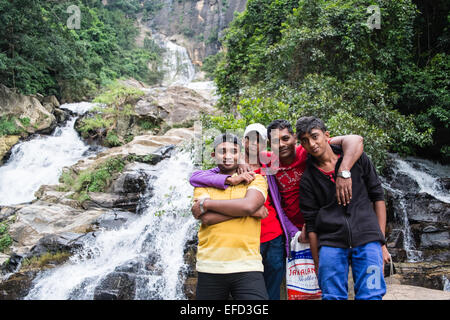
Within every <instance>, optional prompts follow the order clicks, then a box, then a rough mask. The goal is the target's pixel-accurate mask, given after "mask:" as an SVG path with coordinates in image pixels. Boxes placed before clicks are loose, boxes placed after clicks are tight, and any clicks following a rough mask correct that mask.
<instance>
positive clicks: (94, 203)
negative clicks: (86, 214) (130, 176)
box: [82, 192, 140, 212]
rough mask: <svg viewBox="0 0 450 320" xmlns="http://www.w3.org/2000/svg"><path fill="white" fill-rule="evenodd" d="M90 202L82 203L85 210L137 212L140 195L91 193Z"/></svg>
mask: <svg viewBox="0 0 450 320" xmlns="http://www.w3.org/2000/svg"><path fill="white" fill-rule="evenodd" d="M88 195H89V200H86V201H84V202H83V203H82V207H83V208H84V209H85V210H90V209H112V208H117V209H121V210H128V211H131V212H136V207H137V205H138V202H139V199H140V195H139V194H138V193H126V194H115V193H106V192H89V193H88Z"/></svg>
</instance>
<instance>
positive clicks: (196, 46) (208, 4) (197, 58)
mask: <svg viewBox="0 0 450 320" xmlns="http://www.w3.org/2000/svg"><path fill="white" fill-rule="evenodd" d="M161 1H162V2H163V5H162V8H161V9H160V10H159V11H158V12H157V13H156V14H155V15H154V17H152V18H151V19H150V20H149V21H148V22H147V26H148V27H149V28H151V29H153V30H156V31H158V32H160V33H162V34H164V35H166V36H170V40H172V41H174V42H177V43H178V44H179V45H181V46H183V47H186V49H187V51H188V53H189V56H190V58H191V60H192V61H193V63H194V64H195V65H201V62H202V61H203V59H204V58H205V57H206V56H208V55H211V54H215V53H217V52H218V51H219V49H220V43H219V42H218V39H219V38H220V37H221V36H222V34H223V30H224V29H225V28H226V27H227V26H228V24H229V23H230V22H231V21H232V20H233V19H234V15H235V12H242V11H244V10H245V6H246V4H247V1H246V0H200V1H195V0H161Z"/></svg>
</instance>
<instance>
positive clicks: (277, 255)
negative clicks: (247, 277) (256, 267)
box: [260, 235, 286, 300]
mask: <svg viewBox="0 0 450 320" xmlns="http://www.w3.org/2000/svg"><path fill="white" fill-rule="evenodd" d="M284 250H285V248H284V241H283V236H282V235H281V236H279V237H276V238H275V239H272V240H270V241H266V242H263V243H261V246H260V251H261V256H262V260H263V265H264V282H265V283H266V288H267V294H268V295H269V300H280V286H281V282H282V281H283V277H284V274H285V272H286V270H285V265H286V259H285V257H284Z"/></svg>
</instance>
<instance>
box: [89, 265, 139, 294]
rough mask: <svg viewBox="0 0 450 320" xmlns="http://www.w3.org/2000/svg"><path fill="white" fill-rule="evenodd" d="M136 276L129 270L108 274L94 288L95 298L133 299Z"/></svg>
mask: <svg viewBox="0 0 450 320" xmlns="http://www.w3.org/2000/svg"><path fill="white" fill-rule="evenodd" d="M135 278H136V277H135V276H134V275H133V274H130V273H127V272H112V273H110V274H108V275H107V276H106V277H105V278H104V279H103V280H102V281H101V282H100V284H99V285H98V286H97V287H96V288H95V290H94V300H133V299H134V296H135V290H136V279H135Z"/></svg>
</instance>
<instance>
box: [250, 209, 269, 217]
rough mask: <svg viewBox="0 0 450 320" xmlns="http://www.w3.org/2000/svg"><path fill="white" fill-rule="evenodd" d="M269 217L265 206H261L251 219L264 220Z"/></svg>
mask: <svg viewBox="0 0 450 320" xmlns="http://www.w3.org/2000/svg"><path fill="white" fill-rule="evenodd" d="M268 215H269V211H267V208H266V206H261V207H260V208H259V209H258V210H256V211H255V212H254V213H253V214H252V215H251V217H254V218H259V219H265V218H266V217H267V216H268Z"/></svg>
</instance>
